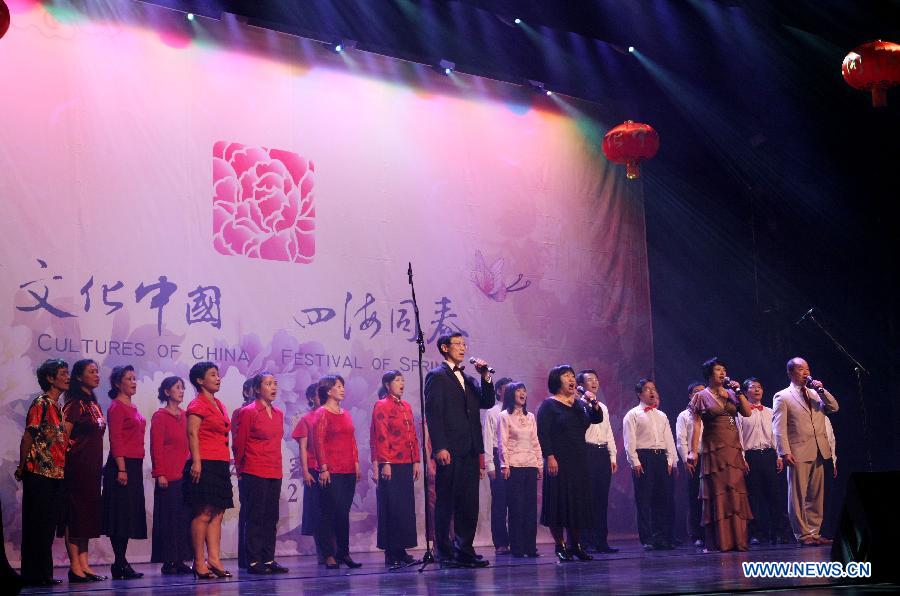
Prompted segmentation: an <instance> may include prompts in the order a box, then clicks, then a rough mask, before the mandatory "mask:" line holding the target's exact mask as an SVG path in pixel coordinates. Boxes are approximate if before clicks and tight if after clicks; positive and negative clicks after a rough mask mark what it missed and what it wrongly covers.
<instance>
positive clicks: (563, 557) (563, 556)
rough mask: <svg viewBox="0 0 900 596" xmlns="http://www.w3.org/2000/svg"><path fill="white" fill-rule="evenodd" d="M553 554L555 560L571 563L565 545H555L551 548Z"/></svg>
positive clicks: (570, 556)
mask: <svg viewBox="0 0 900 596" xmlns="http://www.w3.org/2000/svg"><path fill="white" fill-rule="evenodd" d="M553 552H554V554H555V555H556V558H557V559H559V560H560V561H571V560H572V555H571V553H569V550H568V549H567V548H566V545H565V544H557V545H556V546H555V547H554V548H553Z"/></svg>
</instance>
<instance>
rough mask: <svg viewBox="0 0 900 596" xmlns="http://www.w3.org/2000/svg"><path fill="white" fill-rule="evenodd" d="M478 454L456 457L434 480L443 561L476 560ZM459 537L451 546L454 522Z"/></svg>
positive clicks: (436, 531) (437, 541)
mask: <svg viewBox="0 0 900 596" xmlns="http://www.w3.org/2000/svg"><path fill="white" fill-rule="evenodd" d="M478 476H479V467H478V454H476V453H469V454H466V455H453V456H452V458H451V460H450V463H449V464H447V465H446V466H442V465H440V464H438V465H437V472H436V474H435V479H434V485H435V486H434V488H435V503H434V538H435V545H436V546H437V551H438V554H439V555H440V556H441V557H442V558H451V557H453V556H457V557H461V558H463V559H469V558H474V557H475V549H474V548H473V547H472V542H474V540H475V529H476V527H477V524H478ZM451 519H452V520H453V532H454V534H455V535H456V539H455V543H456V544H455V552H454V545H453V544H451V542H450V520H451Z"/></svg>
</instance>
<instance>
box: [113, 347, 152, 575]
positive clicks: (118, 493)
mask: <svg viewBox="0 0 900 596" xmlns="http://www.w3.org/2000/svg"><path fill="white" fill-rule="evenodd" d="M109 385H110V389H109V397H110V399H112V402H110V404H109V409H108V410H107V411H106V419H107V420H108V421H109V458H108V459H107V460H106V467H105V468H104V470H103V529H102V532H103V534H105V535H107V536H109V541H110V543H111V544H112V548H113V553H114V554H115V561H114V562H113V564H112V568H111V571H112V577H113V579H137V578H140V577H143V576H144V574H143V573H138V572H137V571H135V570H134V569H132V568H131V565H129V563H128V560H127V559H126V558H125V551H126V550H127V549H128V540H129V539H130V538H135V539H138V540H146V539H147V513H146V509H145V507H144V432H145V430H146V428H147V421H146V420H145V419H144V417H143V416H142V415H141V413H140V412H139V411H138V409H137V406H135V405H134V404H133V403H131V400H132V398H133V397H134V394H135V393H137V376H136V375H135V374H134V367H133V366H131V365H130V364H129V365H127V366H116V367H114V368H113V369H112V373H110V375H109Z"/></svg>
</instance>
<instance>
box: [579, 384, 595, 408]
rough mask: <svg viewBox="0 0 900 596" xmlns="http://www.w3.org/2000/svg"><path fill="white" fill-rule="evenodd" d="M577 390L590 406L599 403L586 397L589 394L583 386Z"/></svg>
mask: <svg viewBox="0 0 900 596" xmlns="http://www.w3.org/2000/svg"><path fill="white" fill-rule="evenodd" d="M575 390H576V391H578V393H579V394H581V399H583V400H584V401H586V402H587V403H588V404H590V405H594V403H595V402H596V401H597V400H596V399H589V398H588V396H587V395H585V394H586V393H587V389H585V388H584V387H582V386H581V385H579V386H578V387H576V388H575Z"/></svg>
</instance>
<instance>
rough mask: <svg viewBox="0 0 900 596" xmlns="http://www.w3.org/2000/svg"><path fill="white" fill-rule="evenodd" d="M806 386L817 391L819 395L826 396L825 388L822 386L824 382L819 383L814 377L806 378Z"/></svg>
mask: <svg viewBox="0 0 900 596" xmlns="http://www.w3.org/2000/svg"><path fill="white" fill-rule="evenodd" d="M805 384H806V386H807V387H809V388H810V389H815V390H816V391H817V392H818V393H819V395H825V386H824V385H823V384H822V381H817V380H815V379H814V378H812V377H806V381H805Z"/></svg>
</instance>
